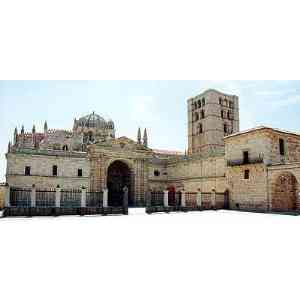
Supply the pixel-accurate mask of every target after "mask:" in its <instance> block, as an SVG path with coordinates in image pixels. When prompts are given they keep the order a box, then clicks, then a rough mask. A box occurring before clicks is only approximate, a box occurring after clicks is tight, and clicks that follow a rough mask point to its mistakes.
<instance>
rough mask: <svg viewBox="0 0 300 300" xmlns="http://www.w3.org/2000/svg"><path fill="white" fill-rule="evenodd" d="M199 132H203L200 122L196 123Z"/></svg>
mask: <svg viewBox="0 0 300 300" xmlns="http://www.w3.org/2000/svg"><path fill="white" fill-rule="evenodd" d="M201 133H203V126H202V124H201V123H200V124H198V134H201Z"/></svg>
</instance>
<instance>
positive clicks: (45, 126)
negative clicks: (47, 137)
mask: <svg viewBox="0 0 300 300" xmlns="http://www.w3.org/2000/svg"><path fill="white" fill-rule="evenodd" d="M47 132H48V124H47V121H45V123H44V133H47Z"/></svg>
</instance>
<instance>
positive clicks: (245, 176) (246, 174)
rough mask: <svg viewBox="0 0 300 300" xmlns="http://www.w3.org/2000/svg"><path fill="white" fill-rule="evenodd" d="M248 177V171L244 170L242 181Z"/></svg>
mask: <svg viewBox="0 0 300 300" xmlns="http://www.w3.org/2000/svg"><path fill="white" fill-rule="evenodd" d="M249 176H250V171H249V170H245V171H244V179H249Z"/></svg>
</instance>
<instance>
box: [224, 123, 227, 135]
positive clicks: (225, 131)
mask: <svg viewBox="0 0 300 300" xmlns="http://www.w3.org/2000/svg"><path fill="white" fill-rule="evenodd" d="M224 133H227V124H224Z"/></svg>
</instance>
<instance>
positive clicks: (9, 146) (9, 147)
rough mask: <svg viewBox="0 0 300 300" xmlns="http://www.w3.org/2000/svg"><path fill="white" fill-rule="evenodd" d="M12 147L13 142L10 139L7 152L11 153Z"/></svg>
mask: <svg viewBox="0 0 300 300" xmlns="http://www.w3.org/2000/svg"><path fill="white" fill-rule="evenodd" d="M10 149H11V142H10V141H9V143H8V147H7V153H9V152H10Z"/></svg>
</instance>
